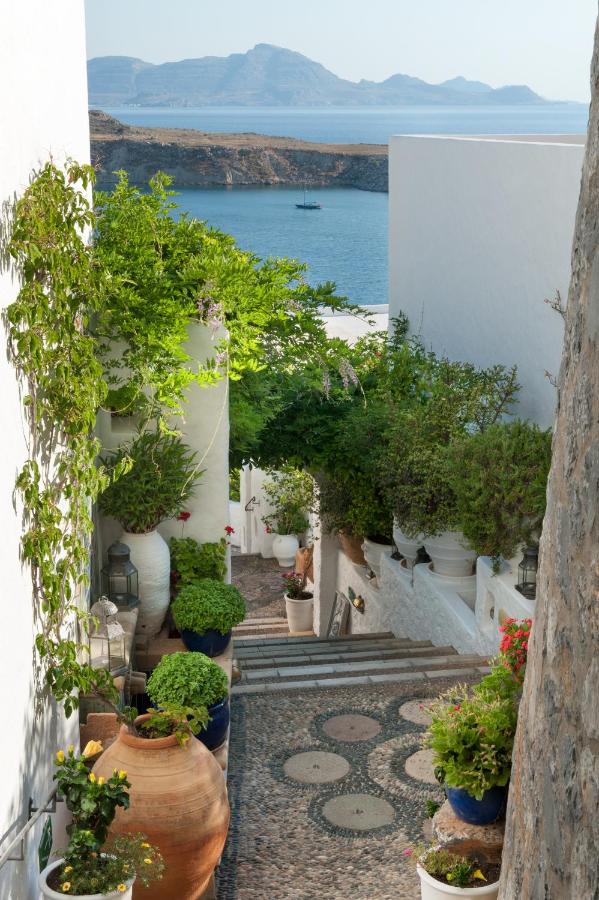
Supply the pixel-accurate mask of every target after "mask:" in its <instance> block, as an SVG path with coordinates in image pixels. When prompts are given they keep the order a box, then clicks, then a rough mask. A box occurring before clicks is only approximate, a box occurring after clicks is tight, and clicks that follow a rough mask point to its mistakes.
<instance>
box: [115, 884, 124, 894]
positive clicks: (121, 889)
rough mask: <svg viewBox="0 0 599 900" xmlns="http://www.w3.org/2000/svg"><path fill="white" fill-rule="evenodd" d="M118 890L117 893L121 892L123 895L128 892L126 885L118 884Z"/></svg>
mask: <svg viewBox="0 0 599 900" xmlns="http://www.w3.org/2000/svg"><path fill="white" fill-rule="evenodd" d="M116 889H117V891H120V892H121V894H124V893H125V891H126V890H127V885H126V884H117V886H116Z"/></svg>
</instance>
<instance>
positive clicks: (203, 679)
mask: <svg viewBox="0 0 599 900" xmlns="http://www.w3.org/2000/svg"><path fill="white" fill-rule="evenodd" d="M147 692H148V695H149V697H150V698H151V699H152V701H153V702H154V703H155V704H156V705H157V706H163V705H164V704H173V703H174V704H176V705H177V706H182V707H208V706H212V705H213V704H214V703H218V701H219V700H222V699H223V698H224V697H226V696H227V694H228V692H229V685H228V681H227V676H226V675H225V673H224V672H223V670H222V669H221V667H220V666H219V665H217V664H216V663H215V662H214V661H213V660H211V659H210V657H208V656H205V654H204V653H168V654H166V655H165V656H163V657H162V659H161V660H160V662H159V663H158V665H157V666H156V668H155V669H154V671H153V672H152V674H151V675H150V678H149V679H148V685H147Z"/></svg>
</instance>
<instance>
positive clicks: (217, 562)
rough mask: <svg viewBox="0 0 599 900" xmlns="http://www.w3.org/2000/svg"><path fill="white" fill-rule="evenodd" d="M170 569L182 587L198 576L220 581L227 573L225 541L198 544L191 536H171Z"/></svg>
mask: <svg viewBox="0 0 599 900" xmlns="http://www.w3.org/2000/svg"><path fill="white" fill-rule="evenodd" d="M169 546H170V551H171V569H172V571H173V572H175V573H176V575H177V578H176V581H177V584H178V585H180V586H181V587H184V586H185V585H186V584H190V583H191V582H192V581H198V580H199V579H200V578H212V579H214V580H215V581H222V580H223V579H224V577H225V575H226V574H227V563H226V559H227V542H226V541H225V539H224V538H221V539H220V541H216V542H214V543H206V544H199V543H198V542H197V541H196V540H194V539H193V538H174V537H173V538H171V539H170V542H169Z"/></svg>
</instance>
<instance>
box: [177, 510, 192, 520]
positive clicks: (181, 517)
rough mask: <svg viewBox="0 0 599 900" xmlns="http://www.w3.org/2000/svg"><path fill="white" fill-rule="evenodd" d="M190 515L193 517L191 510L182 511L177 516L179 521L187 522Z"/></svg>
mask: <svg viewBox="0 0 599 900" xmlns="http://www.w3.org/2000/svg"><path fill="white" fill-rule="evenodd" d="M190 517H191V513H190V512H180V513H179V515H178V516H177V521H178V522H187V520H188V519H189V518H190Z"/></svg>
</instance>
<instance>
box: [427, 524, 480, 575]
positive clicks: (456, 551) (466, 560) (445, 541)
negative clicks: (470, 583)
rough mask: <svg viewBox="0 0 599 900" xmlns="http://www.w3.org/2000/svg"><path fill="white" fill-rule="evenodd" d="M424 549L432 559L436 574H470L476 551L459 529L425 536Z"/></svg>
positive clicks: (472, 569)
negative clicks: (433, 535)
mask: <svg viewBox="0 0 599 900" xmlns="http://www.w3.org/2000/svg"><path fill="white" fill-rule="evenodd" d="M424 549H425V550H426V552H427V553H428V555H429V556H430V558H431V559H432V561H433V568H434V571H435V572H436V574H437V575H452V576H454V577H455V576H458V575H472V573H473V571H474V563H475V561H476V553H475V551H474V550H473V549H472V548H471V547H470V545H469V544H468V542H467V540H466V538H465V537H464V535H463V534H462V532H461V531H444V532H443V533H442V534H438V535H436V536H435V537H426V538H425V540H424Z"/></svg>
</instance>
